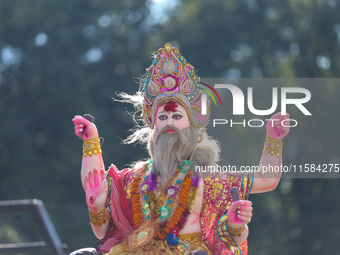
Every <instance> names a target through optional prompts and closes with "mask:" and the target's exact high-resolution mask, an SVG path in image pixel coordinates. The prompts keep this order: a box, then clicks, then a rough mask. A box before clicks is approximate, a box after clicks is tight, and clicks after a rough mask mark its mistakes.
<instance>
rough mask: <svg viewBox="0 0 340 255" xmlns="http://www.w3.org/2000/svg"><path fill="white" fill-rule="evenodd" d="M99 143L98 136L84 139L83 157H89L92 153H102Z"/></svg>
mask: <svg viewBox="0 0 340 255" xmlns="http://www.w3.org/2000/svg"><path fill="white" fill-rule="evenodd" d="M100 145H101V144H100V140H99V138H98V137H96V138H92V139H89V140H86V141H85V142H84V144H83V158H85V157H86V156H90V157H91V156H92V155H93V154H94V155H97V154H98V153H100V154H102V149H101V146H100Z"/></svg>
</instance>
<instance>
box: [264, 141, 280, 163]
mask: <svg viewBox="0 0 340 255" xmlns="http://www.w3.org/2000/svg"><path fill="white" fill-rule="evenodd" d="M263 153H264V154H265V155H267V154H270V155H275V156H276V157H277V158H278V157H279V156H280V155H281V154H282V142H281V141H279V140H276V139H274V138H271V137H267V138H266V141H265V142H264V149H263Z"/></svg>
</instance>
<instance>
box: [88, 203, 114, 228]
mask: <svg viewBox="0 0 340 255" xmlns="http://www.w3.org/2000/svg"><path fill="white" fill-rule="evenodd" d="M89 217H90V221H91V223H92V225H94V226H99V227H100V226H102V225H103V224H105V223H106V222H107V221H108V220H109V219H110V215H109V212H108V210H107V209H106V207H104V209H103V210H102V211H100V212H99V213H93V212H91V211H89Z"/></svg>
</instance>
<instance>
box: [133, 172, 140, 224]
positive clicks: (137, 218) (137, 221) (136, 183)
mask: <svg viewBox="0 0 340 255" xmlns="http://www.w3.org/2000/svg"><path fill="white" fill-rule="evenodd" d="M140 180H141V178H140V177H136V178H135V179H134V181H133V183H132V192H133V196H132V211H133V222H134V223H135V227H136V228H139V227H140V225H141V224H142V221H143V214H142V213H141V206H140V202H139V182H140Z"/></svg>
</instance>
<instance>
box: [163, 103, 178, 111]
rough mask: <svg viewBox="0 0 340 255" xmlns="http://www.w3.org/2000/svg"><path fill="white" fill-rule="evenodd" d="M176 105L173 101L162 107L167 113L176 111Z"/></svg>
mask: <svg viewBox="0 0 340 255" xmlns="http://www.w3.org/2000/svg"><path fill="white" fill-rule="evenodd" d="M177 107H178V105H177V104H176V103H175V102H174V101H169V102H168V103H167V104H166V105H165V106H164V111H167V112H175V111H176V110H177Z"/></svg>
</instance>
